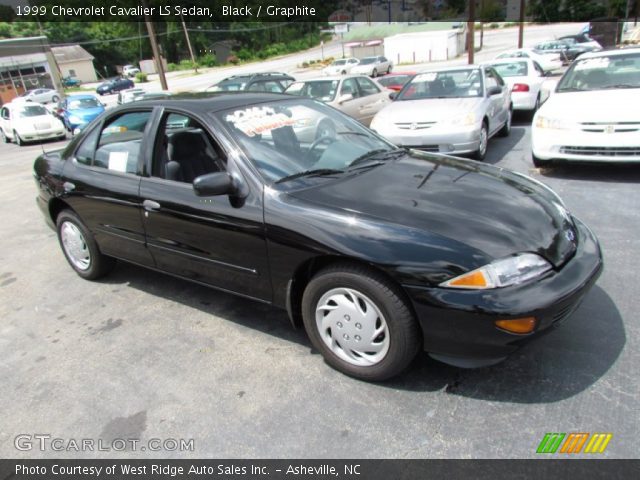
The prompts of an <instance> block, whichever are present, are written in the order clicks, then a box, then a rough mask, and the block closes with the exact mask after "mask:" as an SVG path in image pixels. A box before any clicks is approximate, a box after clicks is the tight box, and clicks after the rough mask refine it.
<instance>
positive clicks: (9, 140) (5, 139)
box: [0, 129, 11, 143]
mask: <svg viewBox="0 0 640 480" xmlns="http://www.w3.org/2000/svg"><path fill="white" fill-rule="evenodd" d="M0 132H2V141H3V142H4V143H11V139H10V138H9V137H7V134H6V133H4V130H3V129H0Z"/></svg>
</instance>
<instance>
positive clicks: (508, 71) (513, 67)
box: [493, 62, 529, 78]
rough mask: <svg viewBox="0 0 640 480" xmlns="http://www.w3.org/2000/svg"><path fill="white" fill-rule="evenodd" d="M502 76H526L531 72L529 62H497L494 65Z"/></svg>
mask: <svg viewBox="0 0 640 480" xmlns="http://www.w3.org/2000/svg"><path fill="white" fill-rule="evenodd" d="M493 68H494V70H495V71H496V72H498V73H499V74H500V76H501V77H503V78H506V77H526V76H527V75H528V74H529V67H528V66H527V62H513V63H496V64H494V65H493Z"/></svg>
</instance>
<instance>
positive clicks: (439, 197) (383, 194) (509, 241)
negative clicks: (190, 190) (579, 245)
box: [291, 151, 575, 266]
mask: <svg viewBox="0 0 640 480" xmlns="http://www.w3.org/2000/svg"><path fill="white" fill-rule="evenodd" d="M291 195H292V196H294V197H297V198H299V199H301V200H304V201H307V202H313V203H316V204H319V205H323V206H325V207H330V208H333V209H340V210H343V211H345V213H346V212H347V211H348V212H349V213H350V214H353V213H356V214H360V215H364V216H366V217H369V218H377V219H379V220H382V221H384V222H386V223H390V224H395V225H403V226H405V227H409V228H416V229H421V230H423V231H426V232H429V233H431V234H436V235H440V236H443V237H447V238H450V239H452V240H455V241H456V242H461V243H464V244H466V245H468V246H469V247H471V248H473V249H475V250H477V251H481V252H483V253H484V254H485V255H486V256H487V257H489V258H493V259H498V258H503V257H506V256H510V255H513V254H517V253H521V252H534V253H537V254H539V255H541V256H543V257H544V258H546V259H547V260H548V261H549V262H551V263H552V264H553V265H555V266H560V265H562V264H563V263H564V262H565V261H567V260H568V259H569V258H570V257H571V256H572V255H573V253H574V252H575V243H574V241H575V231H574V226H573V221H572V220H571V218H570V216H569V215H568V213H567V212H566V210H565V209H564V207H562V206H561V203H560V200H559V199H558V198H557V196H556V195H555V194H554V193H553V192H551V190H549V189H548V188H547V187H545V186H544V185H542V184H541V183H539V182H536V181H534V180H532V179H530V178H528V177H526V176H524V175H520V174H518V173H515V172H512V171H509V170H504V169H500V168H497V167H492V166H489V165H483V164H480V163H478V162H473V161H470V160H463V159H456V158H451V157H444V156H435V155H429V154H424V153H421V152H415V151H412V152H411V153H410V154H407V155H406V156H404V157H402V158H401V159H399V160H396V161H393V162H390V163H386V164H384V165H381V166H378V167H373V168H371V169H369V170H366V171H364V172H362V173H359V174H352V175H347V176H344V177H342V178H341V179H339V180H336V181H328V182H325V183H322V184H320V185H317V186H314V187H311V188H306V189H302V190H298V191H294V192H292V193H291Z"/></svg>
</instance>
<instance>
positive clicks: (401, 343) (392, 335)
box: [302, 263, 422, 381]
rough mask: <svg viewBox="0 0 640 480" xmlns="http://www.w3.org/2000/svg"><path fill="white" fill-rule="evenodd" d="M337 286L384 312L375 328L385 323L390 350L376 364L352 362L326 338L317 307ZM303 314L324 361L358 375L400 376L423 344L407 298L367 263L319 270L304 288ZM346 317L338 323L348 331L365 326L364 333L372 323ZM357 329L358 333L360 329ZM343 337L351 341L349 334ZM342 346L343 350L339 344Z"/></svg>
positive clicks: (366, 377)
mask: <svg viewBox="0 0 640 480" xmlns="http://www.w3.org/2000/svg"><path fill="white" fill-rule="evenodd" d="M335 289H350V291H356V292H357V293H358V294H360V295H362V296H364V297H367V300H369V301H370V302H371V303H372V304H373V305H374V307H375V308H376V309H377V310H378V312H379V313H380V314H381V315H380V316H377V317H376V324H375V325H374V328H379V327H380V325H382V323H379V322H385V323H386V327H387V328H386V332H385V333H384V334H381V335H380V336H382V339H381V340H380V341H381V342H386V344H387V346H388V350H386V353H384V355H383V357H382V358H381V359H379V360H378V361H376V362H375V363H373V364H370V365H355V364H353V363H350V362H348V361H346V360H344V359H343V358H341V357H339V356H338V354H336V353H334V352H333V351H332V350H331V348H330V347H329V345H327V343H325V341H324V340H323V338H322V334H321V333H320V331H319V329H318V326H317V323H316V307H317V306H318V302H319V301H320V300H321V299H322V297H323V296H324V295H325V294H327V293H328V292H331V291H332V290H333V291H335ZM354 303H355V302H354ZM368 308H369V307H367V309H368ZM367 309H365V310H367ZM354 311H355V308H354ZM302 316H303V320H304V326H305V330H306V331H307V335H308V336H309V339H310V340H311V342H312V343H313V345H314V346H315V347H316V348H317V349H318V350H319V351H320V353H321V354H322V356H323V357H324V359H325V361H326V362H327V363H328V364H329V365H330V366H332V367H333V368H335V369H336V370H338V371H340V372H342V373H345V374H347V375H349V376H352V377H355V378H360V379H363V380H368V381H382V380H387V379H389V378H391V377H393V376H395V375H398V374H399V373H401V372H402V371H403V370H405V369H406V368H407V367H408V366H409V364H410V363H411V361H412V360H413V359H414V358H415V356H416V354H417V353H418V352H419V350H420V348H421V346H422V333H421V331H420V328H419V327H418V324H417V322H416V320H415V319H414V316H413V313H412V312H411V310H410V308H409V306H408V305H407V301H406V300H404V295H403V293H402V292H401V291H400V289H399V288H398V287H397V286H396V285H394V284H393V283H392V282H390V281H389V280H387V279H386V278H385V277H384V276H383V275H381V274H379V273H378V272H376V271H374V270H371V269H369V268H367V267H364V266H359V265H353V264H348V263H344V264H336V265H334V266H331V267H328V268H326V269H324V270H322V271H320V272H319V273H317V274H316V275H315V276H314V277H313V278H312V279H311V281H310V282H309V284H308V285H307V287H306V289H305V291H304V294H303V297H302ZM347 317H348V316H347V315H345V319H346V320H345V324H344V325H342V324H341V323H340V322H338V323H337V324H336V325H339V326H340V328H343V327H345V331H351V330H354V329H355V328H362V332H363V335H365V333H364V332H366V331H367V328H368V327H370V325H369V326H368V325H364V326H363V325H360V323H358V321H357V320H358V317H354V323H353V324H349V325H347V324H346V322H349V321H350V319H349V318H347ZM363 323H364V321H363ZM358 325H360V327H358ZM363 327H364V328H363ZM336 328H338V327H336ZM354 331H355V332H356V333H357V332H358V331H359V330H354ZM352 333H353V332H352ZM343 336H344V338H346V339H347V341H349V336H348V335H347V334H344V335H343ZM380 336H379V337H380ZM379 337H376V339H378V338H379ZM353 340H354V341H355V340H358V341H359V338H358V336H357V335H354V336H353ZM341 341H342V337H341ZM343 343H344V342H343ZM338 345H339V344H338ZM339 349H342V347H341V346H340V345H339ZM352 351H353V350H352ZM364 353H365V354H368V353H367V352H364Z"/></svg>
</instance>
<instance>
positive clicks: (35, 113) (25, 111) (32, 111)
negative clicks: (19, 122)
mask: <svg viewBox="0 0 640 480" xmlns="http://www.w3.org/2000/svg"><path fill="white" fill-rule="evenodd" d="M46 114H47V109H46V108H44V107H42V106H40V105H30V106H28V107H22V108H21V109H20V112H19V115H20V118H29V117H39V116H41V115H46Z"/></svg>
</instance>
